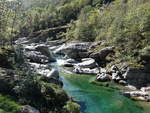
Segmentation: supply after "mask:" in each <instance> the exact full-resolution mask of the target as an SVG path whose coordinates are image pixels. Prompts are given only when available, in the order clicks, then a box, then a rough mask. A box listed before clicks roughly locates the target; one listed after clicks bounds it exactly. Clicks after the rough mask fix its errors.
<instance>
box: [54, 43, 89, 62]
mask: <svg viewBox="0 0 150 113" xmlns="http://www.w3.org/2000/svg"><path fill="white" fill-rule="evenodd" d="M90 45H91V43H68V44H63V45H62V46H60V47H59V48H58V49H56V50H55V51H54V53H56V54H64V55H68V57H70V58H73V59H77V58H86V57H87V56H89V53H88V52H87V50H88V49H89V48H90Z"/></svg>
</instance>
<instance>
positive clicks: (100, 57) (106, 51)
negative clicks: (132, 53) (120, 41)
mask: <svg viewBox="0 0 150 113" xmlns="http://www.w3.org/2000/svg"><path fill="white" fill-rule="evenodd" d="M114 49H115V47H113V46H112V47H106V48H103V49H101V50H100V51H98V52H93V53H92V54H90V57H91V58H94V59H96V60H105V59H106V57H107V56H108V55H109V54H110V53H114Z"/></svg>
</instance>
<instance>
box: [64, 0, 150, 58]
mask: <svg viewBox="0 0 150 113" xmlns="http://www.w3.org/2000/svg"><path fill="white" fill-rule="evenodd" d="M149 28H150V2H149V1H148V0H128V1H126V0H115V1H114V2H113V3H110V5H108V6H107V5H103V6H102V7H100V8H97V7H94V8H93V7H92V8H91V7H90V6H86V7H84V8H83V9H82V11H81V13H80V16H79V18H78V20H77V21H75V22H73V23H72V27H71V29H70V30H68V32H67V33H66V36H67V37H68V38H70V39H72V40H74V39H76V40H80V41H102V40H103V41H105V42H107V43H108V44H109V45H114V46H115V47H116V48H117V51H118V52H119V53H120V54H121V56H119V57H123V56H126V58H127V57H128V56H130V58H129V57H128V58H127V60H129V59H130V60H131V59H135V58H137V56H138V55H139V51H140V50H141V49H143V48H144V47H146V46H148V45H150V38H149V36H150V29H149Z"/></svg>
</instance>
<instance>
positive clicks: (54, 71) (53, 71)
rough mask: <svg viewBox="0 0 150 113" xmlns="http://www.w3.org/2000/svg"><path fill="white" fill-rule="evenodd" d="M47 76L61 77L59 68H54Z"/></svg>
mask: <svg viewBox="0 0 150 113" xmlns="http://www.w3.org/2000/svg"><path fill="white" fill-rule="evenodd" d="M46 76H47V77H48V78H55V79H59V72H58V70H56V69H52V70H51V71H50V73H48V74H47V75H46Z"/></svg>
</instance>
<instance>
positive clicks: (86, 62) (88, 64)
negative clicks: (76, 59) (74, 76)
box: [75, 58, 97, 68]
mask: <svg viewBox="0 0 150 113" xmlns="http://www.w3.org/2000/svg"><path fill="white" fill-rule="evenodd" d="M82 61H83V62H81V63H77V64H75V66H78V67H81V68H96V67H97V64H96V62H95V60H94V59H92V58H86V59H82Z"/></svg>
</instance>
